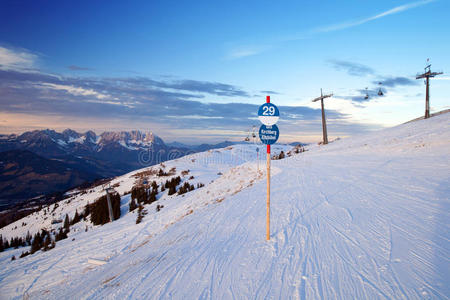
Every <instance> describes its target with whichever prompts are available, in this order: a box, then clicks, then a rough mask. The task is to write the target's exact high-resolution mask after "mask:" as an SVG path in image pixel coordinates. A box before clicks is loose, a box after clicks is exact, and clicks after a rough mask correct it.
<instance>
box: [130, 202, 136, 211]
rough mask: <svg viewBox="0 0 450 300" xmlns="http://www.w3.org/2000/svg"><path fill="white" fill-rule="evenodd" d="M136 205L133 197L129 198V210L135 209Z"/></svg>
mask: <svg viewBox="0 0 450 300" xmlns="http://www.w3.org/2000/svg"><path fill="white" fill-rule="evenodd" d="M136 207H137V205H136V202H135V201H134V199H131V201H130V211H133V210H135V209H136Z"/></svg>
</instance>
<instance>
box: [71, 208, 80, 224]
mask: <svg viewBox="0 0 450 300" xmlns="http://www.w3.org/2000/svg"><path fill="white" fill-rule="evenodd" d="M80 221H81V217H80V216H79V215H78V210H77V209H75V215H74V216H73V219H72V225H74V224H76V223H78V222H80Z"/></svg>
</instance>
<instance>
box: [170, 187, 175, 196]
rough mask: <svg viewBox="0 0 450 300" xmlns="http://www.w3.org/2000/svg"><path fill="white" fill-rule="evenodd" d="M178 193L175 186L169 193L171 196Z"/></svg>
mask: <svg viewBox="0 0 450 300" xmlns="http://www.w3.org/2000/svg"><path fill="white" fill-rule="evenodd" d="M176 192H177V189H176V187H174V186H170V187H169V192H168V194H169V196H170V195H173V194H175V193H176Z"/></svg>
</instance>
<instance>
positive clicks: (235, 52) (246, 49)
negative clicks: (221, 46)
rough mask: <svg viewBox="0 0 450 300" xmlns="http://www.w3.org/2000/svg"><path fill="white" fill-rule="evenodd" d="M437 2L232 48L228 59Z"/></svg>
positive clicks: (253, 53) (397, 8) (396, 8)
mask: <svg viewBox="0 0 450 300" xmlns="http://www.w3.org/2000/svg"><path fill="white" fill-rule="evenodd" d="M435 1H437V0H421V1H416V2H412V3H409V4H404V5H400V6H396V7H394V8H391V9H388V10H386V11H383V12H381V13H378V14H376V15H373V16H370V17H366V18H364V19H360V20H353V21H344V22H341V23H337V24H331V25H327V26H324V27H316V28H313V29H311V30H309V31H307V32H300V33H293V34H290V35H287V36H284V37H282V38H279V37H278V38H272V39H268V40H271V41H272V42H271V43H269V44H267V43H266V44H265V46H258V45H253V46H251V47H250V46H237V47H234V48H232V49H231V50H230V51H229V52H228V54H227V55H226V57H227V58H228V59H239V58H244V57H248V56H253V55H257V54H261V53H263V52H265V51H267V50H269V49H271V48H273V46H274V45H275V44H279V43H283V42H290V41H298V40H303V39H307V38H311V37H313V36H314V35H316V34H321V33H327V32H333V31H339V30H344V29H348V28H351V27H356V26H360V25H363V24H365V23H368V22H371V21H375V20H378V19H381V18H384V17H387V16H390V15H394V14H398V13H401V12H404V11H407V10H410V9H413V8H416V7H420V6H423V5H426V4H429V3H431V2H435Z"/></svg>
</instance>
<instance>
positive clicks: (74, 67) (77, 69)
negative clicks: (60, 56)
mask: <svg viewBox="0 0 450 300" xmlns="http://www.w3.org/2000/svg"><path fill="white" fill-rule="evenodd" d="M67 69H69V70H72V71H92V70H93V69H91V68H87V67H80V66H77V65H70V66H68V67H67Z"/></svg>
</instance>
